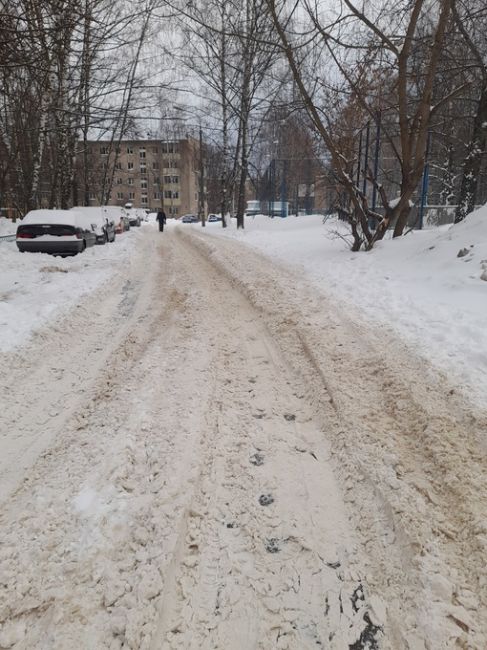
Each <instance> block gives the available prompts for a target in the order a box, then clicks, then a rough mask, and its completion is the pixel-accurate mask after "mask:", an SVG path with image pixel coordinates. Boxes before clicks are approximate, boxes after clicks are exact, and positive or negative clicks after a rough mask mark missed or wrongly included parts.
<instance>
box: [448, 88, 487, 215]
mask: <svg viewBox="0 0 487 650" xmlns="http://www.w3.org/2000/svg"><path fill="white" fill-rule="evenodd" d="M486 142H487V83H486V84H484V86H483V87H482V90H481V93H480V99H479V102H478V104H477V113H476V114H475V119H474V125H473V132H472V138H471V140H470V145H469V147H468V153H467V156H466V158H465V161H464V165H463V172H462V184H461V187H460V197H459V200H458V206H457V209H456V212H455V223H459V222H460V221H463V219H465V217H466V216H467V214H468V213H469V212H472V210H473V209H474V208H475V203H476V199H477V190H478V184H479V175H480V169H481V166H482V155H483V153H484V151H485V145H486Z"/></svg>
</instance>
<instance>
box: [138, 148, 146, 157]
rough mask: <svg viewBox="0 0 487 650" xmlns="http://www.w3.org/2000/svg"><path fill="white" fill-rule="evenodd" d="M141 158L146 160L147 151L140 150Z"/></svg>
mask: <svg viewBox="0 0 487 650" xmlns="http://www.w3.org/2000/svg"><path fill="white" fill-rule="evenodd" d="M139 156H140V157H141V158H145V149H139Z"/></svg>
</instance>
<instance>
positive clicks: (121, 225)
mask: <svg viewBox="0 0 487 650" xmlns="http://www.w3.org/2000/svg"><path fill="white" fill-rule="evenodd" d="M104 210H105V213H106V214H107V216H108V218H109V219H113V222H114V224H115V232H116V233H117V235H120V234H121V233H123V232H125V231H126V230H130V220H129V218H128V217H127V215H126V214H125V211H124V209H123V208H120V207H118V206H116V205H106V206H105V207H104Z"/></svg>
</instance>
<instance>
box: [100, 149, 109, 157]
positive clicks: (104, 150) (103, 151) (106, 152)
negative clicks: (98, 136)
mask: <svg viewBox="0 0 487 650" xmlns="http://www.w3.org/2000/svg"><path fill="white" fill-rule="evenodd" d="M100 153H101V155H102V156H108V147H100Z"/></svg>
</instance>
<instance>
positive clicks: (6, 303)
mask: <svg viewBox="0 0 487 650" xmlns="http://www.w3.org/2000/svg"><path fill="white" fill-rule="evenodd" d="M2 221H6V220H2ZM10 232H11V231H10ZM137 239H138V236H137V230H130V232H128V233H124V234H123V235H121V236H119V237H117V239H116V241H115V243H113V244H106V245H105V246H93V247H91V248H88V249H87V250H86V251H85V252H84V253H82V254H80V255H76V256H75V257H67V258H64V259H63V258H61V257H53V256H52V255H47V254H44V253H24V254H22V253H19V251H18V250H17V246H16V244H15V242H2V244H0V331H1V337H0V351H1V352H5V351H7V350H11V349H13V348H14V347H15V346H17V345H19V344H21V343H24V342H25V340H26V339H27V338H28V337H29V336H30V335H31V334H32V332H33V331H34V330H37V329H39V328H40V327H42V326H43V325H45V324H46V323H47V322H48V321H49V320H51V319H53V318H55V317H56V316H57V315H58V314H60V312H62V311H64V310H67V309H69V308H72V307H73V306H75V305H76V303H77V302H78V301H79V299H80V298H81V297H82V296H84V295H86V294H88V293H90V292H92V291H94V290H95V289H97V288H98V287H99V286H100V285H101V284H102V283H103V282H107V281H109V280H110V277H112V276H113V274H114V273H115V272H116V268H117V265H118V264H119V263H126V261H127V259H128V258H129V257H130V255H131V254H132V252H133V250H134V247H135V246H136V242H137Z"/></svg>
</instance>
